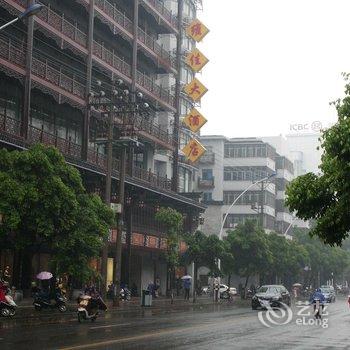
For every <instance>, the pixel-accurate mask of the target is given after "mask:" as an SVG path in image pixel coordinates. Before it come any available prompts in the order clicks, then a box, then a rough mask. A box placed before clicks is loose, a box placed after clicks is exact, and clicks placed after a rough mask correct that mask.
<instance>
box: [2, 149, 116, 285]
mask: <svg viewBox="0 0 350 350" xmlns="http://www.w3.org/2000/svg"><path fill="white" fill-rule="evenodd" d="M0 213H1V214H2V216H3V222H2V225H0V240H2V241H3V242H7V244H10V245H11V246H13V247H14V248H15V249H17V250H19V249H26V248H30V247H35V246H41V245H44V246H47V247H48V248H49V249H50V250H51V252H52V253H53V259H52V262H55V263H56V267H57V272H60V273H63V272H65V273H70V274H71V275H73V276H75V277H77V278H79V279H86V278H87V276H88V275H89V274H90V273H91V272H92V271H91V269H90V268H89V264H88V262H89V261H90V259H91V258H93V257H97V256H98V255H99V252H100V249H101V247H102V244H103V238H104V237H105V236H106V235H107V234H108V230H109V227H110V225H111V223H112V218H113V213H112V212H111V210H110V209H109V208H108V207H107V206H106V205H105V204H103V203H102V201H101V199H100V198H99V197H98V196H95V195H90V194H88V193H86V191H85V189H84V186H83V183H82V179H81V176H80V173H79V172H78V170H76V169H75V168H74V167H72V166H70V165H68V164H67V163H66V162H65V160H64V158H63V156H62V155H61V154H60V153H59V151H58V150H57V149H56V148H54V147H45V146H43V145H35V146H33V147H32V148H31V149H29V150H28V151H8V150H6V149H0Z"/></svg>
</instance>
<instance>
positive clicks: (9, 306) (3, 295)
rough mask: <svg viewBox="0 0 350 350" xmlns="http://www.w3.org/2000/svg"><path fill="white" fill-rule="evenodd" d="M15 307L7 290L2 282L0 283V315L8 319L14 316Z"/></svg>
mask: <svg viewBox="0 0 350 350" xmlns="http://www.w3.org/2000/svg"><path fill="white" fill-rule="evenodd" d="M16 309H17V305H16V303H15V302H14V300H13V298H12V296H11V295H9V288H8V286H7V285H6V284H4V283H3V282H0V314H1V316H3V317H10V316H14V315H15V314H16Z"/></svg>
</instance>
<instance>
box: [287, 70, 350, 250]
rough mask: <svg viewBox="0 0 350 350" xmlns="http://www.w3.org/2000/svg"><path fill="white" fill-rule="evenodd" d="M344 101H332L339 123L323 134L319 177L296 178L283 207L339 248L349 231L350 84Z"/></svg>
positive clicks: (323, 239)
mask: <svg viewBox="0 0 350 350" xmlns="http://www.w3.org/2000/svg"><path fill="white" fill-rule="evenodd" d="M349 77H350V76H349V75H348V74H344V78H345V81H346V86H345V94H346V96H345V97H344V98H343V99H339V100H337V101H336V102H334V105H335V107H336V110H337V113H338V122H337V123H336V124H335V125H334V126H332V127H331V128H329V129H327V130H325V131H323V134H322V137H321V147H322V150H323V155H322V162H321V165H320V167H319V168H320V172H321V174H320V175H315V174H313V173H308V174H305V175H302V176H299V177H298V178H296V179H295V180H293V181H292V183H291V184H290V185H289V186H288V189H287V199H286V204H287V206H288V207H289V209H290V210H291V211H294V212H295V213H296V215H297V216H298V217H299V218H301V219H304V220H310V219H315V220H316V225H315V227H314V228H313V230H312V234H313V235H317V236H318V237H320V238H321V240H322V241H323V242H325V243H327V244H330V245H340V244H341V243H342V241H343V240H344V239H345V238H346V237H348V236H349V232H350V215H349V208H350V181H349V180H350V84H349Z"/></svg>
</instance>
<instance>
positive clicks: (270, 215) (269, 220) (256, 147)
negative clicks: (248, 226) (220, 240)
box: [198, 136, 294, 234]
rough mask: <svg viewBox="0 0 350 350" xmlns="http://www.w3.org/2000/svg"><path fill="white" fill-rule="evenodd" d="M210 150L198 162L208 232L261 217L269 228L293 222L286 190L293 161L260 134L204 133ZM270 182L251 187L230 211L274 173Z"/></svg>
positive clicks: (282, 230) (281, 229)
mask: <svg viewBox="0 0 350 350" xmlns="http://www.w3.org/2000/svg"><path fill="white" fill-rule="evenodd" d="M201 142H202V143H203V145H204V146H205V147H206V148H207V153H206V155H205V156H204V157H202V159H201V160H200V163H199V173H200V177H199V179H198V190H199V191H202V192H203V201H204V203H205V204H206V205H207V206H208V208H207V210H206V212H205V220H204V225H203V231H204V232H205V233H207V234H213V233H216V234H218V233H219V230H220V227H221V223H222V219H223V217H224V215H225V214H226V213H227V212H228V213H229V214H228V217H227V220H226V221H225V226H224V229H226V230H227V229H232V228H234V227H236V225H237V224H239V223H243V222H244V221H245V220H247V219H253V220H257V221H258V222H260V223H262V226H263V227H264V229H265V230H266V231H267V232H270V231H277V232H279V233H281V234H283V233H285V231H286V230H287V228H288V227H289V226H290V224H291V223H292V221H293V217H292V215H291V214H290V213H289V212H288V210H287V208H285V206H284V196H285V188H286V186H287V184H288V183H289V182H290V181H291V180H292V179H293V177H294V168H293V163H292V162H291V161H290V160H289V159H288V158H287V157H285V156H282V155H280V154H278V153H277V152H276V149H275V148H274V147H273V146H271V145H270V144H269V143H267V142H264V141H262V140H261V139H258V138H231V139H230V138H227V137H224V136H202V137H201ZM274 173H276V175H275V176H274V177H273V178H271V180H268V181H264V182H262V183H259V184H257V185H255V186H253V187H252V188H251V190H249V191H247V192H246V193H245V194H244V195H243V196H242V197H241V198H240V199H238V201H237V204H236V205H234V206H233V207H232V208H231V209H230V210H229V207H230V205H231V204H232V203H233V202H234V200H235V199H236V198H237V197H238V196H239V195H240V194H241V193H242V192H243V191H244V190H245V189H246V188H247V187H248V186H249V185H250V184H251V183H252V182H255V181H257V180H259V179H263V178H265V177H268V176H270V175H272V174H274Z"/></svg>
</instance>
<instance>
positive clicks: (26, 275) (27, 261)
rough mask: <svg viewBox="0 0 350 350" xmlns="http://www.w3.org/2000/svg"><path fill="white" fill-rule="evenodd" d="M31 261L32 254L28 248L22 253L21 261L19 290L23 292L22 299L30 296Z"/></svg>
mask: <svg viewBox="0 0 350 350" xmlns="http://www.w3.org/2000/svg"><path fill="white" fill-rule="evenodd" d="M32 261H33V252H32V251H31V250H30V249H29V248H28V249H26V250H25V251H23V255H22V261H21V265H22V267H21V272H22V273H21V283H20V285H21V288H22V290H23V295H24V297H28V296H30V287H31V282H32V270H33V269H32Z"/></svg>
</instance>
